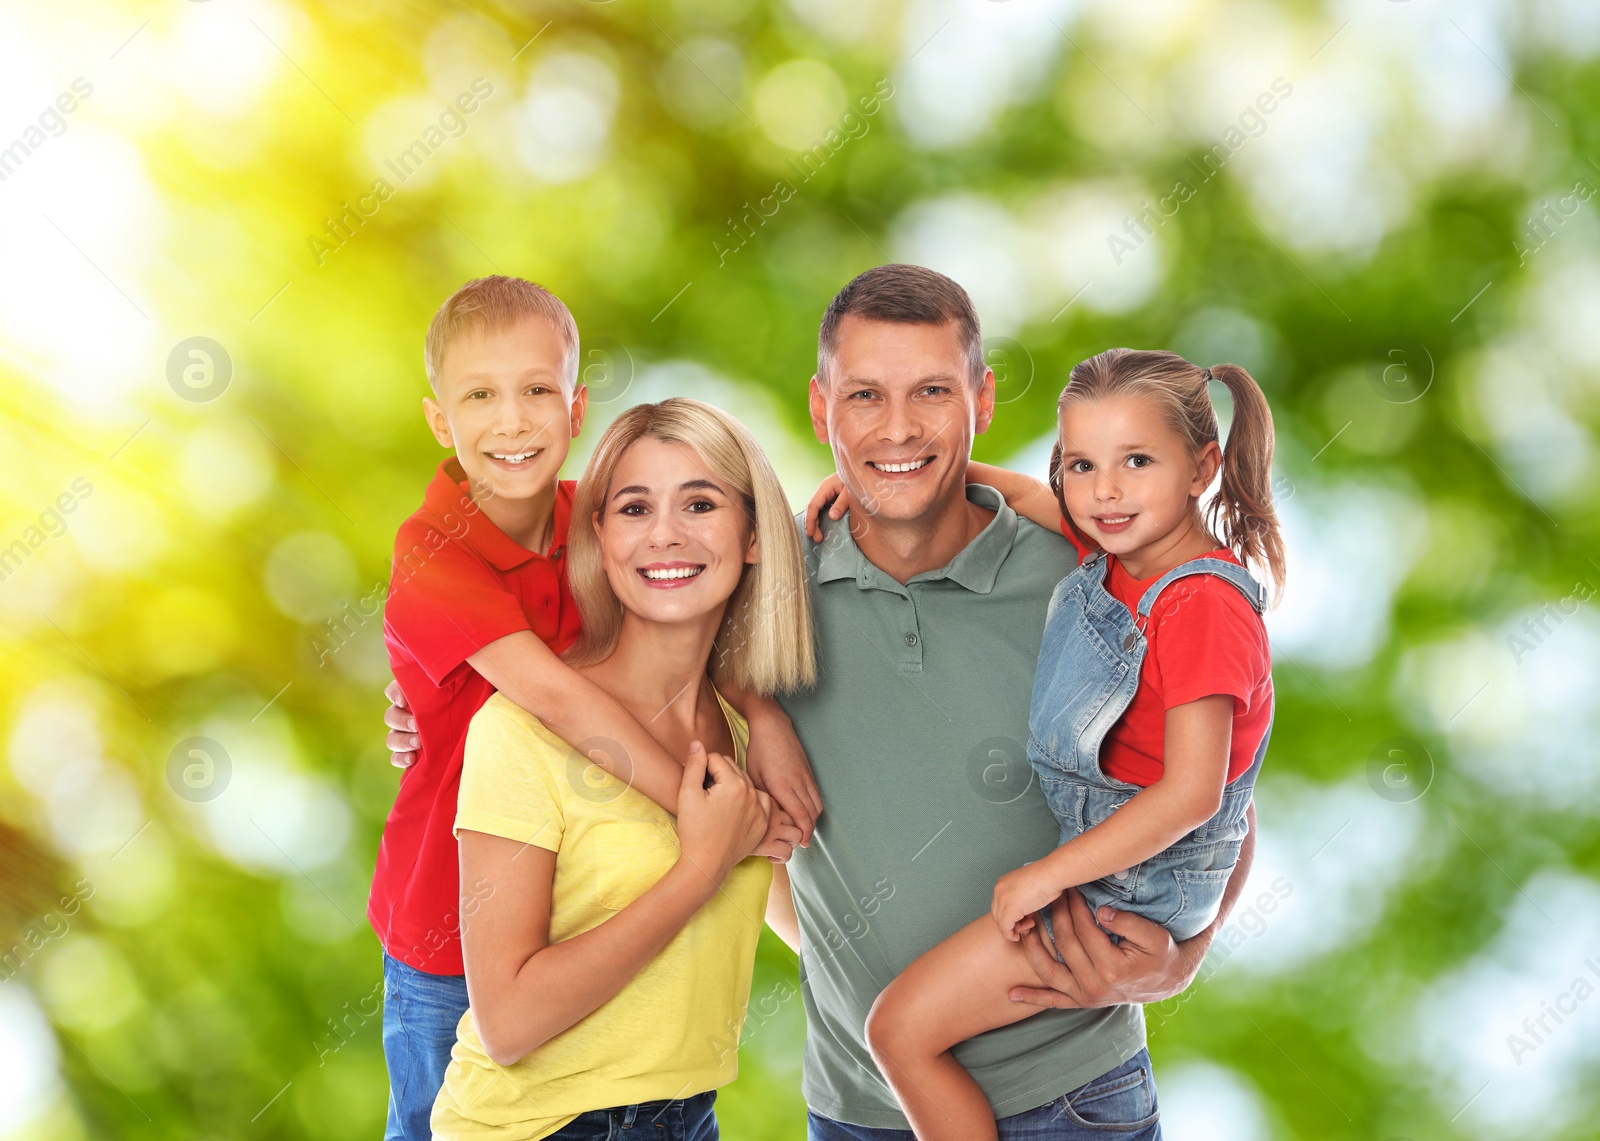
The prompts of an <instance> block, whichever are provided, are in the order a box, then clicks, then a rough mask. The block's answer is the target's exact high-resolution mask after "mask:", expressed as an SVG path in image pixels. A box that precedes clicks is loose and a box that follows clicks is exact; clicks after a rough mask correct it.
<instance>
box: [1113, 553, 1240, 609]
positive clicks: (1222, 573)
mask: <svg viewBox="0 0 1600 1141" xmlns="http://www.w3.org/2000/svg"><path fill="white" fill-rule="evenodd" d="M1196 574H1209V575H1215V576H1216V577H1217V578H1220V579H1222V580H1223V581H1225V582H1231V583H1232V584H1233V585H1234V586H1236V587H1238V588H1239V593H1240V594H1242V595H1244V596H1245V598H1246V599H1247V600H1248V601H1249V603H1250V605H1251V606H1253V607H1255V611H1256V613H1257V614H1260V613H1261V612H1262V611H1263V610H1265V609H1266V608H1267V590H1266V587H1264V586H1262V585H1261V584H1260V583H1259V582H1257V581H1256V580H1255V579H1254V578H1252V577H1251V575H1250V572H1249V571H1247V570H1245V569H1244V568H1243V567H1242V566H1240V565H1239V564H1238V563H1230V562H1228V561H1227V560H1226V559H1211V558H1205V559H1191V560H1190V561H1189V562H1186V563H1183V564H1181V565H1179V566H1176V567H1173V568H1172V569H1171V570H1169V571H1168V572H1167V573H1166V574H1164V575H1162V576H1161V577H1160V578H1158V579H1156V581H1155V582H1154V583H1153V584H1151V586H1150V589H1149V590H1147V591H1145V592H1144V597H1143V598H1141V599H1139V617H1140V618H1149V617H1150V608H1151V607H1152V606H1154V605H1155V604H1156V599H1157V598H1159V597H1160V596H1161V592H1162V591H1163V590H1165V589H1167V587H1168V586H1170V585H1172V584H1173V583H1175V582H1177V581H1178V580H1179V579H1180V578H1188V577H1189V576H1190V575H1196Z"/></svg>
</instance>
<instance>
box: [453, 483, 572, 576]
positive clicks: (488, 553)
mask: <svg viewBox="0 0 1600 1141" xmlns="http://www.w3.org/2000/svg"><path fill="white" fill-rule="evenodd" d="M423 502H424V503H425V504H426V505H427V507H428V510H429V511H431V512H432V513H433V514H434V515H435V516H437V517H439V518H440V519H441V520H443V521H444V522H445V528H444V530H445V533H446V534H451V533H453V532H459V531H460V528H461V522H459V521H465V524H466V531H465V534H461V535H460V536H459V541H460V542H463V543H465V544H466V545H467V546H469V547H471V548H472V549H473V550H475V551H477V552H478V553H479V554H480V555H482V556H483V557H484V558H485V559H487V560H489V564H490V565H491V566H493V567H494V568H495V569H496V570H500V571H509V570H515V569H516V568H517V567H519V566H521V565H522V564H523V563H525V562H527V561H528V560H529V559H534V558H544V557H545V556H543V555H541V554H539V553H538V552H537V551H530V550H528V548H526V547H524V546H523V545H522V544H521V543H519V542H517V541H516V540H515V539H513V538H512V537H511V536H510V535H507V534H506V533H505V532H504V531H502V530H500V528H499V527H496V526H495V525H494V522H493V521H492V520H490V518H489V516H487V515H485V514H484V513H483V509H482V508H481V507H479V506H478V505H477V504H476V503H475V502H473V500H472V496H471V494H470V493H469V492H468V489H467V473H466V472H465V471H463V470H462V468H461V461H460V460H459V459H457V458H456V457H455V456H451V457H450V458H448V459H446V460H445V461H444V462H443V463H441V464H440V465H439V470H438V471H437V472H435V473H434V476H433V479H432V481H431V482H430V483H429V484H428V490H427V492H426V493H425V494H424V495H423ZM571 515H572V496H571V494H570V492H569V489H568V487H567V485H566V484H561V483H558V484H557V486H556V503H555V517H554V519H553V520H552V527H551V532H550V533H551V549H550V555H549V557H550V558H552V559H558V558H560V557H562V555H564V554H565V553H566V546H567V524H568V522H569V520H570V518H571Z"/></svg>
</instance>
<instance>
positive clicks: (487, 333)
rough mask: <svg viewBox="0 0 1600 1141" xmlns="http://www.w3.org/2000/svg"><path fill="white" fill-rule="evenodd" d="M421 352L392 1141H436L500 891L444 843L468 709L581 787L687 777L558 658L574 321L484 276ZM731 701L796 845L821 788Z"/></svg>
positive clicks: (670, 800) (384, 907) (574, 378)
mask: <svg viewBox="0 0 1600 1141" xmlns="http://www.w3.org/2000/svg"><path fill="white" fill-rule="evenodd" d="M423 355H424V363H425V366H426V369H427V374H428V381H429V384H430V386H431V387H432V389H433V398H432V399H428V398H425V399H424V400H423V402H422V404H423V411H424V414H425V415H426V418H427V421H428V426H429V428H430V429H431V430H432V431H433V434H434V438H435V439H437V440H438V441H439V443H440V444H442V445H444V446H445V447H447V448H451V449H453V450H454V452H455V455H454V457H453V458H449V459H446V460H445V461H444V462H443V463H442V464H440V466H439V470H438V472H437V474H436V475H435V476H434V478H433V481H432V483H431V484H429V486H428V489H427V492H426V495H425V497H424V500H423V505H422V507H421V508H419V509H418V511H417V512H416V513H415V514H414V515H412V516H411V518H409V519H407V520H406V522H405V523H403V524H402V525H401V527H400V531H399V534H398V535H397V537H396V541H395V558H394V565H393V571H392V576H391V584H390V592H389V596H388V603H387V608H386V612H385V616H384V640H385V642H386V643H387V645H388V649H389V661H390V664H391V666H392V667H393V669H394V675H395V679H396V682H397V683H398V688H399V689H400V690H401V691H402V692H403V694H404V700H403V702H401V701H397V702H396V704H402V703H403V704H404V705H405V706H406V708H407V709H409V712H410V718H409V719H408V720H407V721H406V723H405V725H404V728H405V729H406V731H407V736H408V738H409V739H408V740H406V742H405V743H406V744H408V745H409V746H410V748H411V749H413V750H415V763H414V764H412V765H411V766H410V767H409V768H408V770H407V772H406V774H405V775H404V777H403V778H402V779H401V782H400V790H399V792H398V794H397V795H396V797H395V803H394V808H393V809H392V810H391V812H390V814H389V819H388V821H387V823H386V824H385V825H384V832H383V840H382V843H381V844H380V846H379V849H378V860H377V866H376V868H375V869H374V872H373V882H372V895H371V899H370V901H369V903H368V908H367V915H368V918H369V920H370V921H371V923H372V926H373V929H374V930H375V931H376V932H377V933H378V936H379V938H380V940H381V941H382V943H383V946H384V1019H383V1046H384V1054H385V1057H386V1059H387V1061H388V1066H389V1082H390V1096H389V1120H388V1128H387V1131H386V1138H389V1139H399V1138H406V1139H417V1141H420V1139H424V1138H427V1137H429V1136H430V1133H429V1128H428V1117H429V1112H430V1111H431V1109H432V1107H433V1101H434V1097H435V1095H436V1094H437V1093H438V1090H439V1086H440V1083H441V1082H442V1080H443V1077H444V1070H445V1067H446V1065H447V1064H448V1063H449V1059H450V1048H451V1046H452V1045H453V1044H454V1042H455V1033H456V1024H457V1023H458V1022H459V1021H460V1019H461V1015H462V1014H463V1013H464V1012H465V1011H466V1009H467V989H466V979H465V976H464V968H463V965H462V959H461V939H460V923H461V919H462V917H463V915H470V913H471V910H472V908H473V907H474V906H475V902H476V901H477V900H479V899H480V898H481V896H480V895H479V891H480V889H481V890H483V891H492V890H493V888H492V886H490V885H463V884H460V883H459V882H458V874H457V850H456V841H455V837H454V835H453V833H452V827H453V825H454V822H455V812H456V795H457V792H458V790H459V786H460V779H461V758H462V749H463V746H464V744H465V741H466V732H467V725H468V723H469V722H470V721H471V720H472V716H473V714H474V713H476V712H477V711H478V709H479V707H481V706H482V705H483V703H484V702H485V701H486V700H488V698H489V695H490V694H491V693H493V692H494V691H495V690H497V689H498V690H500V691H502V692H504V693H505V695H506V696H507V697H509V698H511V699H512V700H513V701H515V702H516V703H517V704H518V705H521V706H522V707H523V708H525V709H526V710H528V711H529V712H530V713H532V714H534V715H535V716H536V717H538V718H540V719H541V720H542V721H544V722H545V723H546V724H547V725H548V726H549V727H550V728H551V729H552V730H553V731H555V732H556V733H557V734H559V735H560V736H561V737H563V738H565V739H567V740H569V741H573V742H579V743H581V744H580V745H579V749H578V752H580V753H582V754H583V757H581V758H579V760H580V762H581V763H580V765H579V766H578V767H576V768H574V770H573V772H574V773H575V774H577V775H576V776H575V777H574V779H578V780H581V779H582V776H581V772H582V769H583V768H584V767H586V766H587V761H588V760H593V761H595V762H596V763H599V764H601V765H602V766H604V767H605V768H607V769H610V770H611V771H613V772H615V773H617V775H619V776H622V777H623V778H624V779H631V780H632V782H633V784H634V785H635V787H637V788H638V789H639V791H641V792H643V793H644V794H645V795H647V796H649V797H650V798H651V799H652V800H655V801H656V802H657V803H659V804H661V805H662V806H663V807H665V808H666V809H668V810H669V811H674V810H675V809H676V804H677V789H678V785H679V783H680V781H681V779H682V771H683V770H682V767H681V763H680V762H677V761H675V760H674V759H673V758H671V757H668V756H667V755H666V754H665V753H664V752H663V751H662V749H661V748H660V746H659V745H657V744H656V742H655V740H654V738H652V737H651V736H650V735H649V733H647V732H646V731H645V729H644V728H643V727H642V726H641V725H640V724H639V723H638V722H637V721H635V720H634V718H633V717H632V716H631V715H630V714H628V713H627V711H626V710H624V709H623V707H622V706H621V705H620V704H619V703H618V702H616V701H615V700H614V699H612V698H611V697H609V696H608V695H606V694H605V693H604V692H603V691H601V690H600V689H599V688H598V687H597V686H595V685H594V684H593V683H591V682H589V681H587V680H586V679H584V678H582V677H580V676H579V675H578V674H577V673H576V672H575V671H573V670H571V669H569V668H568V667H567V666H565V665H564V664H563V663H562V662H561V661H560V660H559V658H558V657H557V656H556V655H557V654H559V653H560V652H561V651H563V650H565V649H566V648H567V647H568V646H570V645H571V644H572V642H573V641H574V639H575V638H576V637H577V634H578V621H579V620H578V612H577V608H576V606H575V605H574V603H573V600H572V596H571V595H570V594H569V593H568V591H567V583H566V573H565V556H566V536H567V527H568V525H569V523H570V514H571V507H572V491H573V486H574V485H573V483H572V482H571V481H566V480H561V479H559V472H560V470H561V465H562V463H563V462H564V461H565V460H566V457H567V449H568V446H569V444H570V442H571V440H572V439H573V438H574V437H575V436H577V434H578V430H579V429H580V427H581V426H582V424H583V415H584V410H585V407H586V405H587V398H588V394H587V390H586V389H585V388H584V386H583V385H582V384H580V383H579V382H578V329H577V325H576V323H575V322H574V321H573V318H572V314H571V313H570V312H569V311H568V309H567V307H566V306H565V305H564V304H563V303H562V302H561V300H560V299H559V298H557V297H556V296H555V295H554V294H552V293H550V292H549V291H547V290H545V289H543V288H541V287H540V286H537V285H534V284H533V283H532V282H528V281H523V280H521V279H518V278H510V277H500V276H495V277H485V278H479V279H477V280H475V281H470V282H468V283H467V284H466V285H464V286H462V287H461V288H460V289H459V290H457V291H456V293H455V294H454V295H452V296H451V297H450V298H449V299H448V300H446V301H445V303H444V304H443V305H442V306H441V307H440V308H439V311H438V313H437V314H435V316H434V318H433V322H432V324H431V325H430V326H429V328H428V334H427V339H426V343H425V346H424V354H423ZM393 688H394V687H391V693H392V690H393ZM735 704H738V705H740V706H742V707H743V709H742V711H743V712H745V713H746V714H747V716H748V718H749V720H750V726H751V749H750V758H751V759H750V774H751V776H752V778H753V779H754V780H755V781H756V783H757V784H758V785H761V786H762V787H765V788H767V789H768V791H769V792H771V793H772V795H773V796H774V797H775V798H776V799H777V801H778V806H779V807H781V808H782V809H784V810H785V811H787V812H788V813H789V815H790V816H792V817H793V818H794V821H795V822H796V824H797V825H798V829H799V833H800V836H799V838H800V839H801V840H802V841H808V840H809V838H810V837H809V833H810V827H811V823H812V821H813V819H814V817H815V807H816V805H817V795H816V791H815V784H814V783H812V782H811V774H810V770H809V767H808V766H807V765H806V762H805V756H804V753H803V752H802V751H801V750H800V746H799V743H798V741H796V740H795V739H794V735H793V730H792V729H791V728H790V726H789V724H788V719H787V718H786V717H785V716H784V715H783V713H782V712H781V710H779V709H778V707H777V705H776V703H775V702H771V701H766V700H760V699H746V700H743V701H739V700H737V698H735ZM393 736H394V735H393V734H391V738H392V737H393ZM763 754H764V755H763ZM630 758H631V760H630ZM797 792H798V795H797ZM772 816H773V818H774V822H775V823H774V826H773V827H770V828H769V830H768V838H767V840H766V841H764V842H763V846H762V847H761V848H760V849H759V851H761V852H762V853H763V854H767V855H770V856H773V857H774V858H775V859H781V858H786V854H787V852H788V851H789V850H791V849H792V844H787V843H784V841H783V840H782V839H778V838H777V837H778V836H779V835H787V836H791V837H793V836H795V831H794V830H793V829H786V828H784V825H786V824H787V823H788V822H787V821H782V822H781V823H779V822H780V821H781V816H782V814H781V813H779V812H778V811H776V810H775V811H774V812H773V814H772ZM458 906H459V908H460V911H458Z"/></svg>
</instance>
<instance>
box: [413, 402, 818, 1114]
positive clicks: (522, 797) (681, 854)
mask: <svg viewBox="0 0 1600 1141" xmlns="http://www.w3.org/2000/svg"><path fill="white" fill-rule="evenodd" d="M573 513H574V514H573V518H574V525H573V528H572V535H571V538H570V540H569V542H570V544H571V551H570V555H571V562H570V568H571V569H570V574H571V585H572V592H573V596H574V598H575V599H576V600H577V602H578V607H579V610H580V611H581V613H582V616H583V634H582V636H581V638H580V640H579V642H578V644H577V645H576V646H574V647H573V649H572V651H571V652H570V654H569V655H568V660H569V661H571V662H572V664H573V665H574V666H575V667H577V668H578V669H580V670H581V671H582V672H583V673H585V674H586V675H587V676H588V677H589V678H590V679H591V680H592V681H594V682H595V683H596V684H597V685H599V686H600V687H601V688H602V689H604V690H606V691H607V692H608V693H610V694H612V695H613V696H614V697H616V699H617V700H618V701H620V702H621V703H622V704H623V705H624V706H626V707H627V708H628V709H629V710H630V711H631V712H632V713H633V714H634V715H635V716H636V717H637V718H638V720H639V722H640V724H642V725H645V726H646V727H647V728H648V729H649V730H650V732H651V733H652V734H653V735H654V736H655V737H656V738H657V740H659V741H660V742H661V744H662V746H663V747H664V748H665V749H666V751H667V752H668V753H669V754H670V755H673V756H684V757H687V758H688V760H687V763H686V764H685V765H684V773H683V785H682V791H681V792H680V800H679V815H678V818H677V822H676V828H674V823H673V818H672V817H671V816H670V815H668V814H667V813H666V812H665V811H664V810H662V809H661V808H660V807H658V806H657V805H656V804H655V803H654V802H652V801H651V800H649V798H647V797H645V796H644V795H643V794H641V793H639V792H637V791H636V790H634V789H632V788H630V787H628V786H627V784H626V783H624V782H622V781H620V780H618V779H617V778H615V777H613V776H611V775H610V774H608V773H607V772H606V771H605V770H604V769H602V768H600V767H599V766H597V765H594V764H591V763H590V761H589V760H588V758H589V756H592V755H593V752H594V750H595V749H604V748H607V747H608V744H609V743H608V742H604V741H585V742H581V743H580V744H579V747H578V748H574V747H573V746H571V745H569V744H568V743H567V742H565V741H562V740H561V739H559V738H557V737H556V736H555V735H554V734H552V733H551V732H550V731H549V730H548V729H546V728H545V727H544V725H543V724H541V723H540V722H539V721H538V719H536V718H534V717H533V716H532V715H531V714H528V713H526V712H524V711H523V710H522V709H520V708H518V707H517V706H516V705H514V704H513V703H512V702H510V701H508V700H506V699H505V698H503V697H501V696H500V695H498V694H497V695H495V696H494V697H492V698H490V699H489V701H488V703H487V704H485V705H484V707H483V709H482V710H481V711H480V712H479V713H478V714H477V716H476V717H474V718H473V721H472V727H471V729H470V730H469V732H468V735H467V747H466V758H465V764H464V768H463V772H462V778H461V799H460V802H459V808H458V812H457V816H456V834H457V836H458V838H459V840H460V847H461V884H462V909H461V910H462V945H463V949H464V951H465V957H466V972H467V994H468V998H469V1001H470V1002H471V1009H470V1010H469V1011H468V1012H467V1014H466V1015H465V1016H464V1017H463V1018H462V1020H461V1024H460V1027H459V1029H458V1032H457V1035H458V1036H457V1042H456V1045H455V1049H454V1050H453V1051H452V1055H451V1062H450V1067H449V1069H448V1071H447V1072H446V1075H445V1081H444V1088H443V1089H442V1090H441V1091H440V1093H439V1098H438V1100H437V1102H435V1104H434V1110H433V1129H434V1136H435V1137H436V1138H488V1137H492V1138H495V1139H496V1141H502V1139H504V1141H510V1139H523V1141H535V1139H537V1138H543V1137H557V1138H562V1139H569V1138H570V1139H579V1138H597V1137H610V1136H613V1135H614V1131H616V1130H622V1131H627V1130H637V1133H635V1134H634V1135H636V1136H646V1135H648V1136H650V1137H651V1138H660V1139H661V1141H680V1139H681V1141H707V1139H712V1138H715V1137H716V1136H717V1126H716V1118H715V1116H714V1115H713V1113H712V1103H713V1102H714V1101H715V1099H716V1092H715V1091H716V1088H717V1087H719V1086H722V1085H726V1084H727V1083H728V1082H730V1081H732V1080H733V1078H734V1076H735V1075H736V1073H737V1047H738V1038H739V1028H740V1024H741V1023H742V1021H743V1017H744V1009H745V1004H746V1002H747V1001H748V999H749V995H750V976H751V971H752V967H753V964H754V957H755V947H756V940H757V938H758V936H759V935H760V930H761V921H762V915H763V913H764V911H765V910H766V909H767V906H768V902H769V889H770V887H771V884H772V880H773V875H774V873H773V871H772V865H771V864H769V863H768V861H767V860H765V859H762V858H760V857H752V856H751V855H750V853H751V852H752V850H753V849H754V848H755V847H756V845H757V844H759V843H760V842H761V840H762V837H763V835H764V834H765V833H766V832H767V831H768V802H767V799H766V796H765V794H763V793H760V792H758V791H757V790H756V789H755V788H754V786H752V785H751V783H750V781H749V779H748V778H747V777H746V776H745V775H744V772H743V760H744V746H745V742H746V726H745V724H744V722H743V721H742V719H741V718H740V717H739V715H738V714H737V713H736V712H735V711H734V710H733V708H732V707H731V706H729V705H728V704H727V703H726V702H725V701H724V700H723V699H722V695H721V694H720V693H719V692H718V690H717V688H716V687H717V686H719V685H720V686H725V687H726V686H734V687H740V688H747V689H752V690H756V691H759V692H762V693H768V694H770V693H774V692H777V691H780V690H788V689H794V688H799V687H803V686H806V685H809V684H810V683H811V682H812V680H813V678H814V675H815V671H816V666H815V657H814V653H813V650H812V639H811V617H810V611H809V608H808V600H807V595H806V589H805V574H804V567H803V566H802V563H801V556H800V545H799V539H798V535H797V533H796V531H795V527H794V524H793V521H792V518H791V516H790V514H789V506H788V503H787V501H786V500H785V499H784V496H783V492H782V490H781V489H780V487H779V485H778V481H777V477H776V476H775V475H774V474H773V471H772V468H771V465H770V464H769V463H768V462H767V460H766V457H765V456H764V455H763V454H762V452H761V450H760V448H759V447H758V446H757V445H756V443H755V441H754V440H753V439H752V438H751V436H750V434H749V433H748V432H747V431H746V430H745V429H744V427H743V426H741V425H740V424H739V423H738V422H737V421H735V420H733V419H732V418H731V417H729V416H728V415H726V414H725V413H723V412H721V411H719V410H717V409H715V408H713V407H711V406H710V405H708V404H703V403H701V402H699V401H696V400H684V399H672V400H666V401H663V402H662V403H660V404H655V405H650V404H645V405H640V406H639V407H637V408H632V409H630V410H629V411H627V412H625V413H624V414H623V415H622V416H621V417H620V418H619V419H618V420H617V421H616V422H615V423H614V424H612V425H611V427H610V428H609V429H607V431H606V432H605V434H604V435H603V436H602V437H601V439H600V442H599V445H598V446H597V447H596V449H595V453H594V456H593V458H592V459H591V460H590V461H589V465H588V468H587V469H586V470H585V472H584V476H583V480H582V482H581V483H580V484H579V487H578V494H577V498H576V500H575V502H574V505H573ZM583 519H588V520H589V521H590V525H589V526H580V525H579V524H578V522H577V521H578V520H583ZM728 757H732V758H733V760H732V761H731V762H730V761H729V760H728V759H727V758H728ZM707 778H709V782H710V783H709V786H708V787H706V785H707ZM779 827H782V826H781V825H779ZM784 831H785V833H786V838H787V839H789V840H790V841H791V842H795V841H797V840H798V838H799V835H798V831H797V830H794V829H792V828H786V829H784ZM779 874H780V875H781V874H782V873H781V871H780V873H779ZM785 898H786V896H785ZM775 906H777V907H778V908H779V910H778V912H777V913H776V914H775V918H776V919H777V921H778V922H780V923H781V924H782V925H783V927H784V929H785V930H792V923H793V916H792V913H789V914H787V915H785V914H784V913H783V911H782V905H781V903H780V904H777V905H775Z"/></svg>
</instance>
